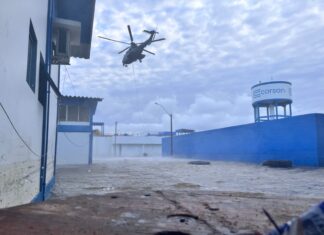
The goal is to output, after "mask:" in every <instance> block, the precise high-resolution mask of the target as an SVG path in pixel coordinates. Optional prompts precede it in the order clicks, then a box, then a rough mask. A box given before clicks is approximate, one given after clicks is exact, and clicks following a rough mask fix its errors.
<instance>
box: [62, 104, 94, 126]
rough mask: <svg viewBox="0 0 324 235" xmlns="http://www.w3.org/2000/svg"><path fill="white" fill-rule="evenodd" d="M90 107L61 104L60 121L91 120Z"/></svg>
mask: <svg viewBox="0 0 324 235" xmlns="http://www.w3.org/2000/svg"><path fill="white" fill-rule="evenodd" d="M89 119H90V114H89V107H86V106H78V105H60V106H59V121H63V122H64V121H70V122H89Z"/></svg>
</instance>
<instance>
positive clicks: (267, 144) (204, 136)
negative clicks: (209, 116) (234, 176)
mask: <svg viewBox="0 0 324 235" xmlns="http://www.w3.org/2000/svg"><path fill="white" fill-rule="evenodd" d="M162 149H163V155H169V153H170V140H169V138H164V139H163V148H162ZM174 154H175V155H178V156H184V157H190V158H199V159H211V160H225V161H242V162H253V163H262V162H264V161H266V160H291V161H292V162H293V164H294V165H295V166H324V164H323V159H324V115H323V114H309V115H302V116H295V117H292V118H287V119H281V120H275V121H269V122H262V123H255V124H248V125H241V126H233V127H228V128H222V129H216V130H210V131H202V132H196V133H193V134H190V135H184V136H176V137H175V138H174Z"/></svg>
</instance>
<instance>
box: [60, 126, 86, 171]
mask: <svg viewBox="0 0 324 235" xmlns="http://www.w3.org/2000/svg"><path fill="white" fill-rule="evenodd" d="M89 140H90V133H87V132H59V133H58V138H57V165H66V164H88V162H89Z"/></svg>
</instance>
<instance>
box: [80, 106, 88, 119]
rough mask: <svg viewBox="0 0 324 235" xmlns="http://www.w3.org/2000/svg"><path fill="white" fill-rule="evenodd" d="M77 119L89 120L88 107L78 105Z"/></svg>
mask: <svg viewBox="0 0 324 235" xmlns="http://www.w3.org/2000/svg"><path fill="white" fill-rule="evenodd" d="M79 121H80V122H89V108H88V107H84V106H79Z"/></svg>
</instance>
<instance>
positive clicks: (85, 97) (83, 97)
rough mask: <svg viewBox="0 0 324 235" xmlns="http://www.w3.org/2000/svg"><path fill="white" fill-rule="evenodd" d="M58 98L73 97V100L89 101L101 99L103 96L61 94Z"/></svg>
mask: <svg viewBox="0 0 324 235" xmlns="http://www.w3.org/2000/svg"><path fill="white" fill-rule="evenodd" d="M60 99H75V100H89V101H98V102H99V101H102V100H103V98H99V97H87V96H70V95H63V96H61V97H60Z"/></svg>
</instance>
